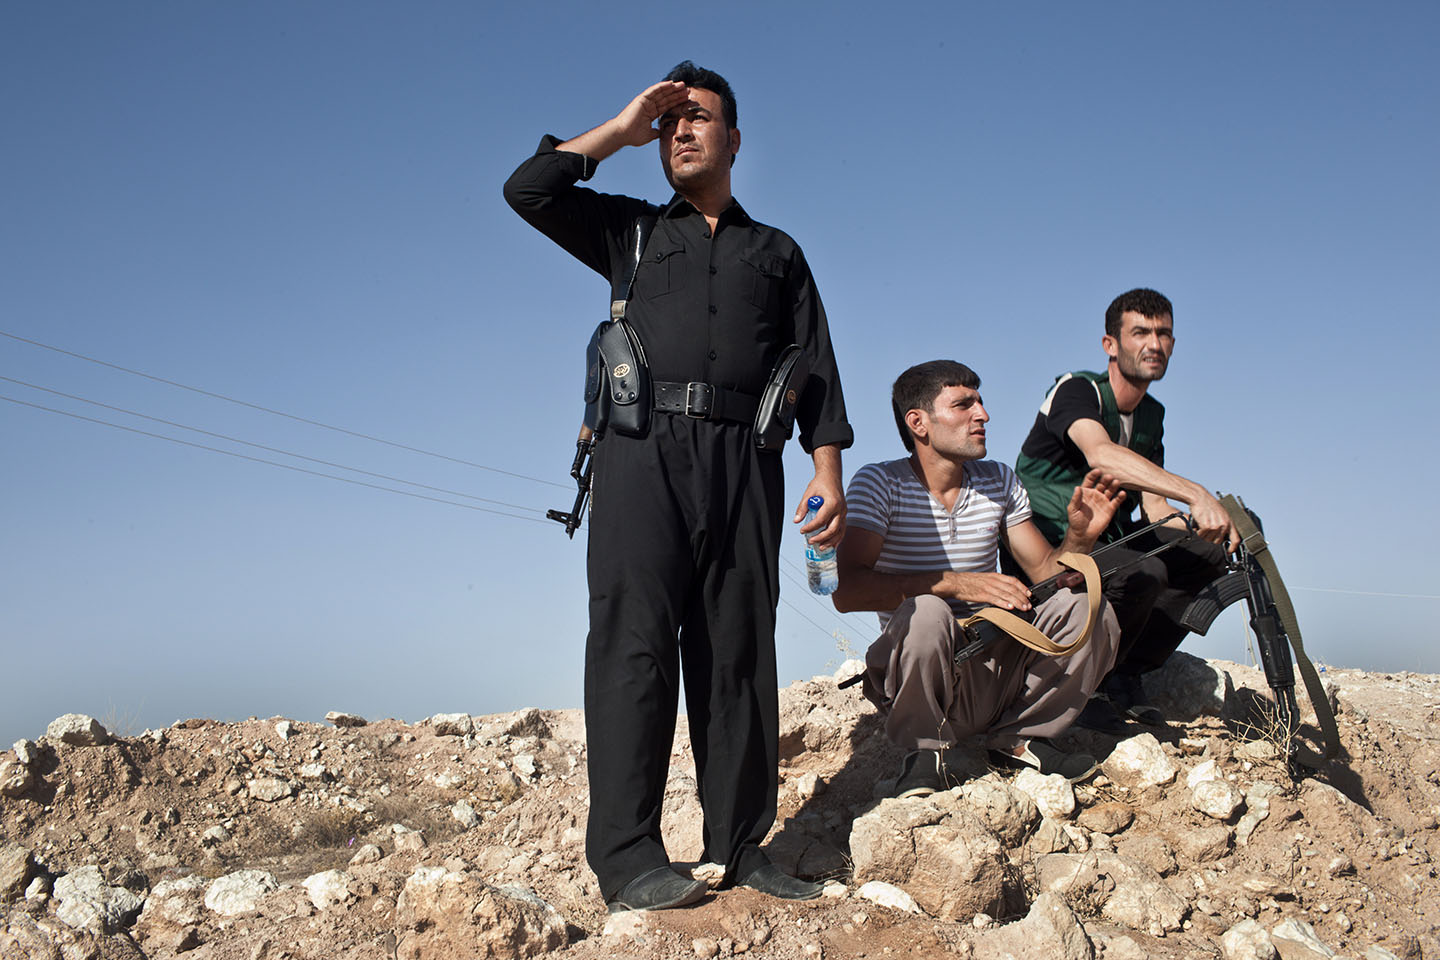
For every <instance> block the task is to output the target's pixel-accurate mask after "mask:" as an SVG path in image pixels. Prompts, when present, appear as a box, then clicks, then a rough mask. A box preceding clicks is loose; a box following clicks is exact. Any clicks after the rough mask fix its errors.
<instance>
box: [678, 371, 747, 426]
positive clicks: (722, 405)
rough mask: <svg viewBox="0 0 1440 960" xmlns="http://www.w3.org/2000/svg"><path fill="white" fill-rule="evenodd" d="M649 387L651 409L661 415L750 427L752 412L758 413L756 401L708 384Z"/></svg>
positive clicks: (734, 391) (691, 383) (693, 383)
mask: <svg viewBox="0 0 1440 960" xmlns="http://www.w3.org/2000/svg"><path fill="white" fill-rule="evenodd" d="M651 386H652V387H653V388H654V392H655V409H656V410H658V411H660V412H661V413H683V414H685V416H687V417H694V418H696V419H697V420H731V421H734V422H735V423H754V422H755V411H756V410H758V409H760V400H759V398H758V397H752V396H750V395H749V394H748V393H740V392H739V391H736V390H730V389H727V388H725V387H716V386H713V385H711V384H708V383H699V382H697V381H693V380H692V381H691V382H689V383H671V382H669V381H666V380H656V381H654V382H653V383H652V384H651Z"/></svg>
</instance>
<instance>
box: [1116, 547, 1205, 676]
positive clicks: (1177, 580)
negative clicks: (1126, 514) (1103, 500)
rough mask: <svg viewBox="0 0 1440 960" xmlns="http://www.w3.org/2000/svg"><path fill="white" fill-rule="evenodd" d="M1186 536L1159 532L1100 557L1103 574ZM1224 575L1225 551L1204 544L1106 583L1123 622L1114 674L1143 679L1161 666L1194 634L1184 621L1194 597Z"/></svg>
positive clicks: (1182, 549) (1171, 551)
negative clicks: (1138, 676)
mask: <svg viewBox="0 0 1440 960" xmlns="http://www.w3.org/2000/svg"><path fill="white" fill-rule="evenodd" d="M1183 535H1184V534H1183V533H1182V532H1181V531H1179V530H1176V529H1172V528H1169V527H1157V528H1156V529H1155V530H1153V531H1151V532H1150V533H1147V534H1145V535H1144V536H1140V537H1136V538H1135V539H1134V540H1131V541H1130V542H1128V543H1126V544H1125V545H1124V546H1119V547H1113V548H1111V549H1109V550H1107V551H1106V552H1105V553H1104V555H1103V556H1102V557H1100V558H1099V561H1098V562H1099V564H1100V569H1102V570H1105V569H1109V568H1110V567H1112V566H1114V565H1116V564H1122V563H1127V562H1129V561H1132V560H1134V559H1136V558H1138V557H1139V556H1141V555H1142V554H1145V553H1148V552H1149V551H1151V550H1153V549H1155V548H1156V547H1158V546H1160V545H1161V544H1162V543H1172V542H1174V541H1176V540H1178V539H1180V537H1182V536H1183ZM1224 572H1225V550H1224V548H1223V547H1220V546H1219V545H1217V544H1213V543H1209V542H1207V541H1205V540H1198V539H1197V540H1190V541H1187V542H1185V543H1181V544H1178V545H1176V546H1172V547H1171V548H1170V549H1169V550H1166V551H1165V552H1164V553H1161V554H1157V555H1156V556H1153V557H1150V558H1149V559H1147V560H1142V561H1140V562H1139V563H1135V564H1133V565H1130V566H1126V567H1124V568H1123V569H1120V570H1117V571H1115V573H1113V574H1111V575H1110V576H1109V577H1107V578H1106V579H1105V599H1107V600H1109V601H1110V604H1111V606H1113V607H1114V608H1115V617H1116V619H1118V620H1119V621H1120V647H1119V650H1118V652H1117V653H1116V655H1115V668H1114V670H1113V671H1111V672H1112V673H1121V674H1141V673H1146V672H1148V671H1150V670H1155V669H1157V668H1158V667H1160V666H1161V665H1162V664H1163V663H1164V662H1165V660H1166V658H1168V657H1169V656H1170V654H1172V653H1174V652H1175V650H1176V649H1177V648H1178V647H1179V646H1180V643H1181V641H1182V640H1184V639H1185V635H1186V634H1187V633H1189V631H1188V630H1186V629H1185V628H1184V627H1182V626H1181V625H1180V617H1181V616H1182V615H1183V614H1184V613H1185V608H1186V607H1187V606H1189V604H1190V601H1191V600H1192V599H1193V598H1194V596H1195V594H1197V593H1199V592H1200V590H1201V589H1202V588H1203V587H1204V586H1205V585H1206V584H1208V583H1210V582H1211V581H1212V580H1214V579H1215V578H1216V577H1218V576H1220V575H1221V574H1222V573H1224Z"/></svg>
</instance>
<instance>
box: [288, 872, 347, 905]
mask: <svg viewBox="0 0 1440 960" xmlns="http://www.w3.org/2000/svg"><path fill="white" fill-rule="evenodd" d="M353 879H355V878H354V877H352V876H350V874H348V873H346V872H345V871H344V870H325V871H322V872H320V873H312V874H311V875H310V876H308V877H306V878H305V879H304V880H301V881H300V886H302V887H304V888H305V892H306V893H307V894H309V895H310V902H311V903H312V904H314V905H315V909H316V910H328V909H330V908H331V907H333V906H335V905H336V904H343V903H349V902H350V901H351V900H353V899H355V894H353V893H351V892H350V881H351V880H353Z"/></svg>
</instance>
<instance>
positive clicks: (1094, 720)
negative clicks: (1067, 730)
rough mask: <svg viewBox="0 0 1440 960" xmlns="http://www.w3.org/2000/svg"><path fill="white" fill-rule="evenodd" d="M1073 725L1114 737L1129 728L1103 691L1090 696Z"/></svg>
mask: <svg viewBox="0 0 1440 960" xmlns="http://www.w3.org/2000/svg"><path fill="white" fill-rule="evenodd" d="M1075 726H1077V727H1084V728H1085V729H1086V730H1094V731H1095V732H1096V733H1108V734H1110V735H1111V736H1116V737H1119V736H1124V734H1125V733H1126V731H1127V730H1129V725H1128V724H1126V723H1125V720H1124V719H1123V718H1122V717H1121V716H1120V714H1119V713H1117V712H1116V711H1115V705H1114V704H1113V703H1111V702H1110V698H1109V697H1107V696H1105V695H1104V694H1103V693H1097V694H1095V695H1094V696H1092V697H1091V698H1090V701H1089V702H1088V703H1086V704H1085V709H1083V710H1081V711H1080V716H1078V717H1076V718H1075Z"/></svg>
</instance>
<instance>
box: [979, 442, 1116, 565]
mask: <svg viewBox="0 0 1440 960" xmlns="http://www.w3.org/2000/svg"><path fill="white" fill-rule="evenodd" d="M1124 500H1125V491H1124V490H1123V489H1122V488H1121V486H1120V481H1119V480H1117V479H1116V478H1115V477H1112V476H1110V475H1109V474H1107V473H1102V472H1101V471H1099V470H1091V471H1090V472H1089V473H1087V474H1086V475H1085V479H1084V480H1083V481H1081V483H1080V485H1079V486H1078V487H1076V488H1075V492H1074V493H1072V494H1071V495H1070V503H1069V504H1068V505H1067V506H1066V508H1065V512H1066V516H1067V519H1068V521H1069V526H1067V527H1066V529H1065V539H1064V540H1062V541H1060V545H1059V546H1058V547H1054V548H1051V546H1050V544H1049V542H1048V541H1046V539H1045V536H1044V534H1042V533H1041V532H1040V530H1039V529H1038V528H1037V527H1036V526H1035V524H1033V523H1031V522H1030V521H1029V520H1026V521H1024V522H1023V523H1017V524H1015V525H1014V526H1013V527H1009V528H1008V529H1006V531H1005V533H1004V537H1005V545H1006V546H1007V547H1008V548H1009V549H1010V555H1011V556H1013V557H1014V558H1015V562H1016V563H1018V564H1020V566H1021V568H1022V569H1024V571H1025V573H1026V574H1027V575H1028V576H1029V577H1030V582H1031V583H1039V582H1040V581H1041V580H1047V579H1049V578H1050V577H1053V576H1055V574H1057V573H1059V572H1060V571H1061V570H1062V569H1063V568H1062V567H1061V565H1060V557H1061V555H1062V554H1066V553H1089V552H1090V551H1091V550H1093V549H1094V548H1095V541H1096V540H1098V539H1099V538H1100V535H1101V534H1102V533H1104V532H1105V528H1106V527H1108V526H1110V521H1111V520H1113V519H1115V511H1116V510H1118V509H1119V508H1120V504H1121V503H1123V502H1124Z"/></svg>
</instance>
